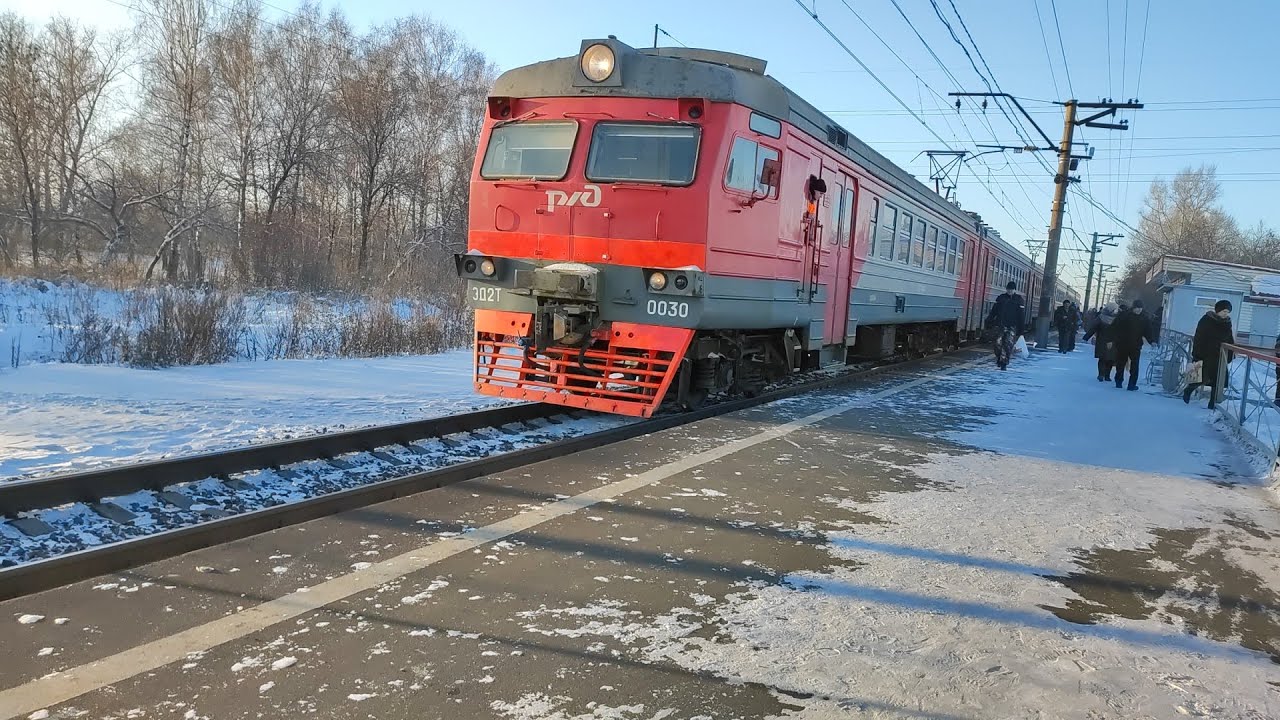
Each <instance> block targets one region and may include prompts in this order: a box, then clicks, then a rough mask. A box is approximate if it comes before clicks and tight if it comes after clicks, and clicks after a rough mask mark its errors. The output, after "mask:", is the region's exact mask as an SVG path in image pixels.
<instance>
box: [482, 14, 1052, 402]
mask: <svg viewBox="0 0 1280 720" xmlns="http://www.w3.org/2000/svg"><path fill="white" fill-rule="evenodd" d="M764 70H765V62H764V61H763V60H758V59H755V58H750V57H745V56H742V55H736V54H732V53H726V52H716V51H710V50H698V49H688V48H657V49H653V50H647V49H645V50H640V49H636V48H632V47H628V46H627V45H626V44H624V43H622V42H619V41H618V40H617V39H616V38H613V37H609V38H606V39H600V40H586V41H583V43H582V48H581V51H580V52H579V53H578V54H577V55H575V56H573V57H567V58H560V59H557V60H549V61H546V62H541V63H537V64H534V65H529V66H526V67H522V68H517V69H514V70H511V71H509V72H507V73H504V74H503V75H502V76H501V77H500V78H498V80H497V82H496V84H495V86H494V89H493V92H492V94H491V96H490V97H489V98H488V103H487V113H486V117H485V120H484V127H483V130H482V132H481V135H480V145H479V147H480V151H479V153H478V157H477V158H476V163H475V168H474V171H473V176H472V180H471V205H470V218H469V220H470V230H469V242H468V248H469V249H468V251H467V252H466V253H465V254H461V255H459V256H458V257H457V266H458V272H459V274H460V275H461V276H462V277H463V278H465V279H466V280H467V296H468V298H469V301H470V302H471V304H472V305H473V306H474V307H475V333H476V337H475V378H474V379H475V386H476V389H477V390H478V391H479V392H481V393H485V394H489V395H498V396H502V397H508V398H514V399H522V400H535V401H541V402H550V403H558V404H561V405H568V406H574V407H581V408H589V409H593V410H602V411H606V412H613V413H622V414H627V415H637V416H645V417H647V416H649V415H651V414H652V413H653V412H654V410H655V409H656V408H657V407H658V406H659V404H660V403H662V401H663V400H664V399H666V398H668V396H671V397H673V398H674V399H676V400H678V401H679V402H680V403H682V404H684V405H686V406H695V405H697V404H698V403H699V402H701V401H702V400H703V399H704V398H706V397H707V396H708V395H709V394H714V393H718V392H722V391H733V392H744V393H751V392H754V391H756V390H758V389H759V388H760V387H762V386H763V385H764V384H766V383H768V382H770V381H772V380H774V379H777V378H779V377H781V376H785V375H787V374H788V373H792V372H796V371H799V370H804V369H809V368H813V367H818V366H821V365H825V364H829V363H843V362H847V361H848V360H850V359H851V358H855V357H857V358H867V357H881V356H885V355H889V354H893V353H895V352H910V351H914V352H921V351H926V350H929V349H934V348H939V347H945V346H949V345H954V344H956V343H957V342H959V341H960V340H962V339H966V338H969V337H971V336H973V335H975V334H976V333H978V332H979V331H980V329H981V326H982V322H983V320H984V318H985V315H986V312H987V309H988V308H989V307H990V304H991V303H992V302H993V301H994V299H995V297H996V296H997V295H998V294H1000V293H1001V292H1002V291H1003V288H1004V286H1005V284H1006V283H1007V282H1008V281H1010V280H1012V281H1014V282H1016V283H1017V284H1018V288H1019V291H1020V292H1022V293H1023V294H1024V295H1025V296H1026V297H1027V298H1028V314H1029V315H1030V313H1032V312H1033V310H1032V307H1031V306H1033V305H1034V303H1035V299H1036V298H1038V296H1039V283H1040V270H1039V269H1038V268H1037V267H1035V266H1034V265H1033V264H1032V263H1031V262H1030V261H1029V260H1028V259H1027V258H1026V256H1025V255H1023V254H1022V253H1020V252H1018V251H1017V250H1015V249H1014V248H1013V247H1012V246H1011V245H1009V244H1008V243H1007V242H1005V241H1003V240H1002V239H1001V238H1000V236H999V235H998V234H997V233H996V232H995V231H994V230H993V229H991V228H989V227H987V226H986V225H985V224H983V223H982V221H981V218H979V217H978V216H977V215H975V214H973V213H969V212H965V211H962V210H961V209H960V208H959V207H957V206H956V205H954V204H952V203H950V202H947V201H946V200H944V199H943V198H941V197H939V196H938V195H937V194H935V193H933V192H932V191H930V190H929V189H928V188H927V187H925V186H924V185H922V184H921V183H919V182H918V181H916V180H915V179H914V178H912V177H911V176H910V175H909V174H907V173H906V172H905V171H904V170H902V169H901V168H899V167H897V166H896V165H894V164H893V163H891V162H889V161H888V160H887V159H885V158H884V157H883V156H882V155H880V154H879V153H877V152H876V151H874V150H872V149H871V148H870V147H868V146H867V145H866V144H865V143H863V142H861V141H859V140H858V139H857V138H855V137H854V136H852V135H851V134H849V133H848V132H847V131H846V130H844V129H842V128H841V127H840V126H839V125H837V124H836V123H835V122H833V121H832V120H831V119H830V118H828V117H826V116H825V115H823V114H822V113H821V112H819V111H818V110H816V109H815V108H814V107H813V106H812V105H810V104H809V103H807V102H805V101H804V100H803V99H801V98H800V97H798V96H797V95H796V94H795V93H792V92H791V91H789V90H788V89H787V88H785V87H783V86H782V84H781V83H779V82H778V81H777V80H774V79H773V78H771V77H769V76H767V75H765V74H764ZM1057 295H1058V298H1057V302H1060V301H1061V299H1062V298H1064V297H1074V293H1073V292H1072V291H1071V290H1070V289H1068V288H1062V289H1060V290H1059V292H1058V293H1057ZM1028 319H1030V317H1029V318H1028Z"/></svg>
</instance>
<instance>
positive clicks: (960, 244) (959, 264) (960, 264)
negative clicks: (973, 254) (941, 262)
mask: <svg viewBox="0 0 1280 720" xmlns="http://www.w3.org/2000/svg"><path fill="white" fill-rule="evenodd" d="M956 241H957V242H956V269H957V270H959V271H960V274H961V275H964V246H965V245H968V243H967V242H966V241H965V240H963V239H962V238H956Z"/></svg>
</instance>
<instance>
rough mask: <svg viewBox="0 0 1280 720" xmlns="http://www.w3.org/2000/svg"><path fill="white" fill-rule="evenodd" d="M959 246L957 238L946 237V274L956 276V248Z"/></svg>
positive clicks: (952, 236)
mask: <svg viewBox="0 0 1280 720" xmlns="http://www.w3.org/2000/svg"><path fill="white" fill-rule="evenodd" d="M959 245H960V240H959V238H957V237H955V236H954V235H949V236H947V274H948V275H955V274H956V248H957V247H958V246H959Z"/></svg>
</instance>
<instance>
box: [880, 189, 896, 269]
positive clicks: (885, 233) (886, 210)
mask: <svg viewBox="0 0 1280 720" xmlns="http://www.w3.org/2000/svg"><path fill="white" fill-rule="evenodd" d="M897 231H898V209H897V208H895V207H894V206H892V205H890V204H888V203H885V204H884V205H882V206H881V207H880V223H879V227H877V228H876V255H878V256H880V257H882V258H884V259H885V260H892V259H893V236H894V234H895V233H896V232H897Z"/></svg>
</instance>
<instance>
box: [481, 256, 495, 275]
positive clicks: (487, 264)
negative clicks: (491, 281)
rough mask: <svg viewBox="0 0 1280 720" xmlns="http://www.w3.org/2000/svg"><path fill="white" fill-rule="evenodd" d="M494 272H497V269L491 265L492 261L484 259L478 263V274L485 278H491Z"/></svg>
mask: <svg viewBox="0 0 1280 720" xmlns="http://www.w3.org/2000/svg"><path fill="white" fill-rule="evenodd" d="M496 272H498V267H497V266H496V265H494V264H493V261H492V260H490V259H489V258H485V259H484V260H481V261H480V273H481V274H482V275H484V276H485V277H493V274H494V273H496Z"/></svg>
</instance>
